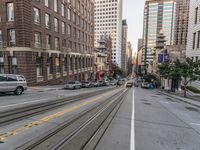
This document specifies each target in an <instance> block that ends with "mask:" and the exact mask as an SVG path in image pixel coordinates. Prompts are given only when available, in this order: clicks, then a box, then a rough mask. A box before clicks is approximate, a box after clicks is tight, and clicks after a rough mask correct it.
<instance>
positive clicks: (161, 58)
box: [158, 53, 169, 63]
mask: <svg viewBox="0 0 200 150" xmlns="http://www.w3.org/2000/svg"><path fill="white" fill-rule="evenodd" d="M168 60H169V54H166V53H161V54H158V63H164V62H166V61H168Z"/></svg>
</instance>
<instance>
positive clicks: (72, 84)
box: [64, 81, 82, 89]
mask: <svg viewBox="0 0 200 150" xmlns="http://www.w3.org/2000/svg"><path fill="white" fill-rule="evenodd" d="M81 88H82V84H81V82H79V81H72V82H68V83H67V84H65V86H64V89H81Z"/></svg>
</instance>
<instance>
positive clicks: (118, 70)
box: [113, 64, 125, 78]
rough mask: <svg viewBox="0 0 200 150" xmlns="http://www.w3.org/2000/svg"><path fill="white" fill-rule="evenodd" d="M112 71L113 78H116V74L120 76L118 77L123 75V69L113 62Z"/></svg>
mask: <svg viewBox="0 0 200 150" xmlns="http://www.w3.org/2000/svg"><path fill="white" fill-rule="evenodd" d="M113 72H114V74H113V77H114V78H116V77H117V76H120V77H124V76H125V73H124V71H123V70H122V69H121V68H119V67H118V66H117V65H115V64H113Z"/></svg>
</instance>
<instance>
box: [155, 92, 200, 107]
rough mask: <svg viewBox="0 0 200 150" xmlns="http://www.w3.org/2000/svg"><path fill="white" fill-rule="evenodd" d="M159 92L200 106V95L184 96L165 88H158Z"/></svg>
mask: <svg viewBox="0 0 200 150" xmlns="http://www.w3.org/2000/svg"><path fill="white" fill-rule="evenodd" d="M158 92H159V93H161V94H164V95H167V96H169V97H172V98H176V99H178V100H180V101H182V102H185V103H188V104H190V105H194V106H197V107H200V97H191V96H188V97H183V96H182V95H183V94H182V93H172V92H170V93H168V92H167V91H164V90H158Z"/></svg>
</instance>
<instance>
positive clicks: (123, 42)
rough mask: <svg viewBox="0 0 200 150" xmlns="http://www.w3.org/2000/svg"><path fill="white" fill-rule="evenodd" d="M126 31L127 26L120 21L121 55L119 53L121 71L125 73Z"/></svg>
mask: <svg viewBox="0 0 200 150" xmlns="http://www.w3.org/2000/svg"><path fill="white" fill-rule="evenodd" d="M127 31H128V25H127V22H126V20H122V53H121V57H122V58H121V68H122V70H123V71H124V72H125V73H127V71H128V69H127V61H128V56H127V44H128V43H127V42H128V41H127V40H128V39H127V38H128V37H127Z"/></svg>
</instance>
